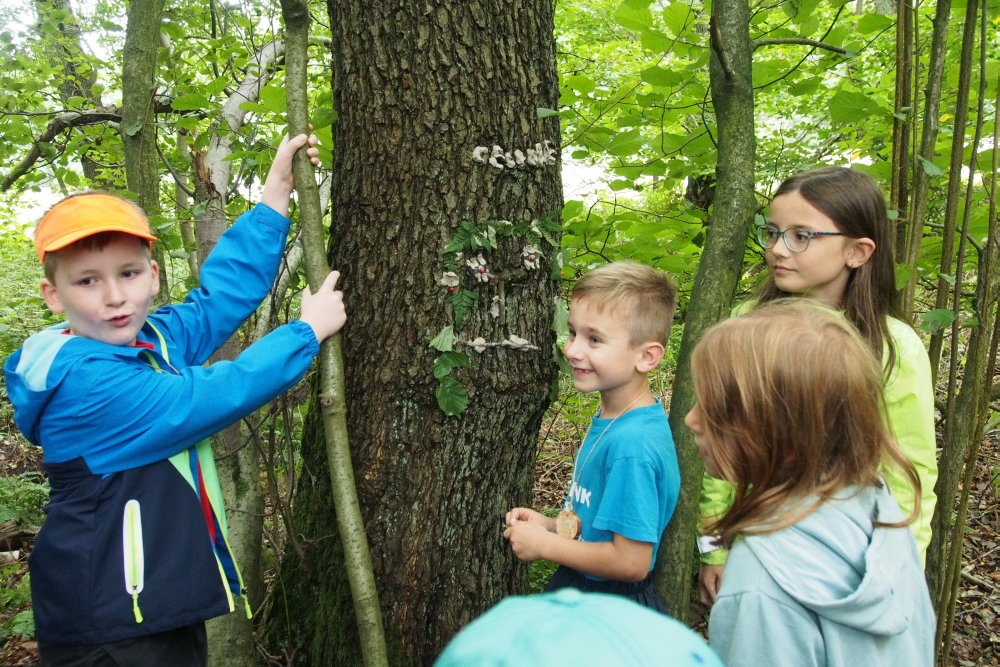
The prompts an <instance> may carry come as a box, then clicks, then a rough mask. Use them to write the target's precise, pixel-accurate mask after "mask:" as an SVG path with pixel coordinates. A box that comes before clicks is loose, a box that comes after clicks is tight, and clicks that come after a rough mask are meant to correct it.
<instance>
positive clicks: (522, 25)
mask: <svg viewBox="0 0 1000 667" xmlns="http://www.w3.org/2000/svg"><path fill="white" fill-rule="evenodd" d="M329 8H330V14H331V25H332V26H333V27H334V39H333V49H334V73H333V81H334V100H335V109H336V111H337V113H338V121H337V124H336V126H335V131H334V138H335V146H336V151H335V165H334V179H333V190H332V203H333V207H332V209H333V212H334V213H333V222H332V226H331V235H332V237H333V243H332V248H331V253H330V259H331V265H332V266H333V268H335V269H338V270H340V271H341V272H342V278H341V283H340V285H342V286H343V289H344V292H345V299H346V305H347V311H348V318H349V319H348V323H347V326H346V327H345V329H344V332H343V350H344V358H345V364H346V398H347V419H348V428H349V430H350V441H351V450H352V458H353V463H354V469H355V477H356V479H357V485H358V495H359V499H360V503H361V509H362V513H363V516H364V518H365V525H366V532H367V536H368V542H369V544H370V545H371V552H372V553H371V555H372V562H373V567H374V571H375V576H376V583H377V586H378V592H379V598H380V601H381V606H382V614H383V617H384V619H385V630H386V635H387V636H386V639H387V643H388V649H389V656H390V664H393V665H406V664H413V665H430V664H432V663H433V661H434V659H435V657H436V656H437V655H438V653H439V652H440V651H441V649H442V648H443V647H444V645H445V643H447V641H448V640H449V639H450V638H451V637H452V635H454V634H455V633H456V632H457V631H458V630H459V629H461V627H462V626H464V625H465V624H466V623H468V622H469V621H471V620H472V619H474V618H475V617H476V616H478V615H479V614H481V613H482V612H483V611H484V610H485V609H486V608H488V607H489V606H490V605H492V604H493V603H495V602H497V601H498V600H499V599H500V598H502V597H504V596H505V595H508V594H510V593H515V592H523V591H524V590H525V588H526V585H527V577H526V574H527V569H526V567H524V566H521V565H518V564H517V563H516V561H515V559H514V558H513V556H512V554H511V552H510V549H509V547H508V546H507V544H506V543H505V541H504V540H503V538H502V535H501V516H502V513H503V512H505V511H506V510H507V509H509V508H510V507H512V506H514V505H516V504H521V505H525V504H530V502H531V488H532V468H533V462H534V456H535V449H536V439H537V435H538V428H539V425H540V422H541V418H542V414H543V412H544V410H545V408H546V407H547V405H548V397H549V393H550V389H551V387H552V382H553V380H554V378H555V376H556V365H555V362H554V360H553V355H552V351H553V350H552V346H553V344H554V342H555V335H554V333H553V332H552V330H551V322H552V314H553V299H554V298H555V296H556V294H557V293H558V283H557V282H556V281H553V280H552V279H550V277H549V276H550V268H551V262H552V261H553V259H554V254H555V253H554V249H553V248H552V247H550V246H548V245H547V244H545V243H544V242H541V241H539V239H538V237H536V236H534V235H531V237H530V238H525V237H520V236H515V237H500V238H499V239H498V240H499V248H498V250H496V251H494V252H492V253H488V254H487V255H486V256H487V263H488V265H489V267H490V268H489V270H490V273H491V276H492V277H491V279H490V281H489V282H486V283H477V282H474V281H473V280H472V278H471V275H470V274H469V273H467V272H465V271H464V270H463V271H462V279H463V287H465V288H467V289H471V290H474V291H476V292H477V293H478V295H479V298H478V301H477V303H476V304H475V306H474V307H473V308H472V309H471V311H470V312H469V315H468V317H467V318H466V319H465V321H464V322H463V323H462V324H461V326H459V327H457V328H456V337H457V338H459V339H461V340H471V339H473V338H476V337H479V336H481V337H483V338H485V339H486V340H487V341H500V340H503V339H505V338H508V337H509V336H510V335H512V334H513V335H517V336H520V337H522V338H525V339H527V340H529V341H530V342H531V343H533V344H534V345H536V346H537V347H538V348H539V349H538V350H514V349H510V348H506V347H491V348H487V350H486V351H485V352H483V353H482V354H479V353H476V352H473V351H472V350H471V349H469V348H467V347H458V348H457V349H459V350H461V351H463V352H467V353H468V354H469V357H470V359H471V367H470V368H463V369H457V370H455V371H452V377H454V378H455V379H456V380H458V381H459V382H461V384H462V385H463V386H464V387H465V389H466V391H467V392H468V394H469V406H468V409H467V410H466V411H465V413H464V414H463V415H462V416H461V417H458V418H456V417H447V416H445V415H444V413H443V412H442V411H441V410H440V409H439V407H438V405H437V401H436V399H435V390H436V388H437V384H438V383H437V381H436V380H435V379H434V377H433V374H432V367H433V364H434V360H435V358H436V357H437V356H438V354H439V353H438V352H437V351H436V350H434V349H432V348H430V347H429V346H428V343H429V342H430V340H431V339H432V338H433V337H434V336H435V335H436V334H437V333H438V332H439V331H441V330H442V329H443V328H444V327H445V326H448V325H450V324H452V323H453V315H452V307H451V305H450V304H449V299H448V297H449V292H448V289H447V288H446V287H444V286H442V285H441V284H440V282H439V280H440V278H441V275H442V273H443V271H444V264H443V256H442V251H443V249H444V247H445V246H446V245H447V244H448V242H449V240H450V239H451V237H452V236H453V234H454V232H455V230H456V229H457V228H458V226H459V223H460V222H462V221H470V222H473V223H476V224H480V225H485V223H486V222H487V221H498V220H514V221H522V220H532V219H536V218H537V219H542V218H546V217H557V216H558V213H559V211H560V210H561V208H562V197H561V192H560V177H559V165H558V163H557V164H555V165H551V166H546V167H529V166H524V167H522V168H519V169H507V168H504V169H497V168H495V167H491V166H488V165H486V164H482V163H479V162H475V161H473V160H472V153H473V148H475V147H476V146H479V145H483V146H489V147H492V146H493V145H494V144H496V145H500V146H502V147H503V148H504V149H505V150H513V149H515V148H518V149H521V150H522V151H523V150H524V149H526V148H527V147H534V145H535V144H536V143H542V142H544V141H545V140H546V139H547V140H549V141H551V142H552V143H553V145H556V144H557V143H558V139H559V127H558V121H557V120H556V119H555V118H549V119H545V120H540V119H539V118H538V117H537V114H536V109H537V108H538V107H545V108H554V107H555V106H556V105H557V103H558V97H559V91H558V81H557V74H556V65H555V42H554V36H553V28H554V26H553V7H552V4H551V2H549V1H548V0H543V1H541V2H531V3H529V2H525V1H523V0H515V1H513V2H498V1H490V2H482V1H478V0H474V1H471V2H468V1H462V2H459V1H458V0H433V1H431V2H427V3H421V4H415V3H409V2H402V1H399V0H397V1H394V2H385V3H379V4H377V5H372V4H371V3H366V2H361V1H359V0H332V1H331V3H330V5H329ZM540 243H541V246H539V244H540ZM527 244H534V245H536V246H539V247H542V246H544V247H543V252H544V254H545V258H544V263H543V265H542V268H541V269H540V270H528V269H526V268H525V266H524V264H523V263H522V261H521V251H522V249H523V247H524V246H525V245H527ZM340 285H338V286H340ZM494 296H496V297H499V299H500V301H499V303H500V314H499V317H496V318H494V317H493V316H491V314H490V312H489V310H490V306H491V305H492V303H493V297H494ZM315 404H316V401H315V400H314V401H313V405H314V408H313V410H312V413H311V415H310V418H309V420H308V424H307V428H306V432H305V434H304V437H303V452H302V455H303V460H304V471H303V475H302V480H301V482H300V487H299V491H298V494H297V498H296V503H295V529H296V531H297V532H298V533H300V534H301V535H302V536H303V538H304V539H303V544H304V546H305V554H306V558H305V560H304V561H302V560H301V559H299V558H298V557H297V556H296V555H295V554H288V555H286V557H285V559H284V560H283V562H282V564H281V567H280V569H279V581H278V582H277V584H276V586H275V589H274V591H275V594H274V596H273V598H272V600H271V605H270V614H269V618H268V636H269V643H270V646H271V651H272V652H274V653H277V652H280V651H282V650H285V651H287V652H288V653H289V654H290V653H292V652H293V651H294V652H295V656H296V664H312V665H330V664H336V665H355V664H360V657H359V654H358V645H357V635H356V628H355V619H354V614H353V608H352V602H351V598H350V591H349V588H348V585H347V580H346V577H345V575H344V566H343V551H342V548H341V545H340V539H339V535H338V532H337V526H336V523H335V521H334V520H333V512H334V508H333V507H332V503H331V498H330V493H331V492H330V481H329V475H328V474H327V473H326V461H325V443H324V439H323V428H322V423H321V420H320V419H319V414H318V410H317V409H316V407H317V406H316V405H315Z"/></svg>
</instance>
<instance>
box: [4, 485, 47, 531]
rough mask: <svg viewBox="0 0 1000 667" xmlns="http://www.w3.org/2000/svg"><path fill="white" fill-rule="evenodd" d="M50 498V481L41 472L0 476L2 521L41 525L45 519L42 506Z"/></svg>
mask: <svg viewBox="0 0 1000 667" xmlns="http://www.w3.org/2000/svg"><path fill="white" fill-rule="evenodd" d="M48 500H49V482H48V480H47V479H45V477H44V476H43V475H42V474H41V473H37V472H24V473H21V474H20V475H12V476H8V477H0V523H4V522H7V521H15V522H17V523H18V524H21V525H30V526H40V525H42V521H43V520H44V519H45V514H44V513H43V512H42V506H43V505H45V503H47V502H48Z"/></svg>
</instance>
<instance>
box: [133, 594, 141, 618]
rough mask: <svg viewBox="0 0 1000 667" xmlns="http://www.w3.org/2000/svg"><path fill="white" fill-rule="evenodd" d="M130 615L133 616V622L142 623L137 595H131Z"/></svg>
mask: <svg viewBox="0 0 1000 667" xmlns="http://www.w3.org/2000/svg"><path fill="white" fill-rule="evenodd" d="M132 613H134V614H135V622H136V623H142V612H141V611H139V593H138V592H135V593H132Z"/></svg>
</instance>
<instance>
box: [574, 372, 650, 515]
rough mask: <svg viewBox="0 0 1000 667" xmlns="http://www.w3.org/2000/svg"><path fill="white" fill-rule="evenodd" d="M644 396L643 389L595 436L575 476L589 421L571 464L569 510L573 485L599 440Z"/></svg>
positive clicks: (588, 432)
mask: <svg viewBox="0 0 1000 667" xmlns="http://www.w3.org/2000/svg"><path fill="white" fill-rule="evenodd" d="M645 394H646V389H643V390H642V393H640V394H639V395H638V396H636V397H635V398H633V399H632V402H631V403H629V404H628V405H626V406H625V409H624V410H622V411H621V412H619V413H618V416H616V417H615V418H614V419H612V420H611V423H610V424H608V425H607V426H605V427H604V430H603V431H601V434H600V435H599V436H597V440H596V441H594V444H593V445H591V447H590V451H589V452H587V458H585V459H584V460H583V465H582V466H580V475H579V476H577V474H576V466H577V465H578V464H579V463H580V452H582V451H583V445H584V443H585V442H587V438H588V437H590V429H592V428H593V427H594V422H593V420H591V422H590V426H588V427H587V434H586V435H584V436H583V442H581V443H580V449H579V450H577V452H576V461H574V462H573V475H572V477H570V479H569V493H567V494H566V496H567V500H568V502H569V506H570V507H571V508H572V507H573V485H574V484H576V483H577V482H579V481H580V479H581V478H582V477H583V471H584V470H585V469H586V468H587V462H588V461H590V455H591V454H593V453H594V450H595V449H597V445H598V444H600V442H601V438H603V437H604V434H605V433H607V432H608V429H610V428H611V427H612V426H614V423H615V422H616V421H618V418H619V417H621V416H622V415H623V414H625V413H626V412H628V411H629V409H630V408H631V407H632V406H633V405H635V404H636V403H637V402H638V401H639V399H640V398H642V397H643V396H645Z"/></svg>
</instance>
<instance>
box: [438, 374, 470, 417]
mask: <svg viewBox="0 0 1000 667" xmlns="http://www.w3.org/2000/svg"><path fill="white" fill-rule="evenodd" d="M435 396H436V397H437V402H438V407H440V408H441V411H442V412H444V413H445V414H446V415H448V416H449V417H458V416H459V415H461V414H462V413H463V412H465V408H467V407H468V406H469V395H468V394H466V393H465V387H463V386H462V385H461V384H459V382H458V380H456V379H455V378H453V377H450V376H445V377H442V378H441V379H440V384H439V385H438V388H437V391H436V392H435Z"/></svg>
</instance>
